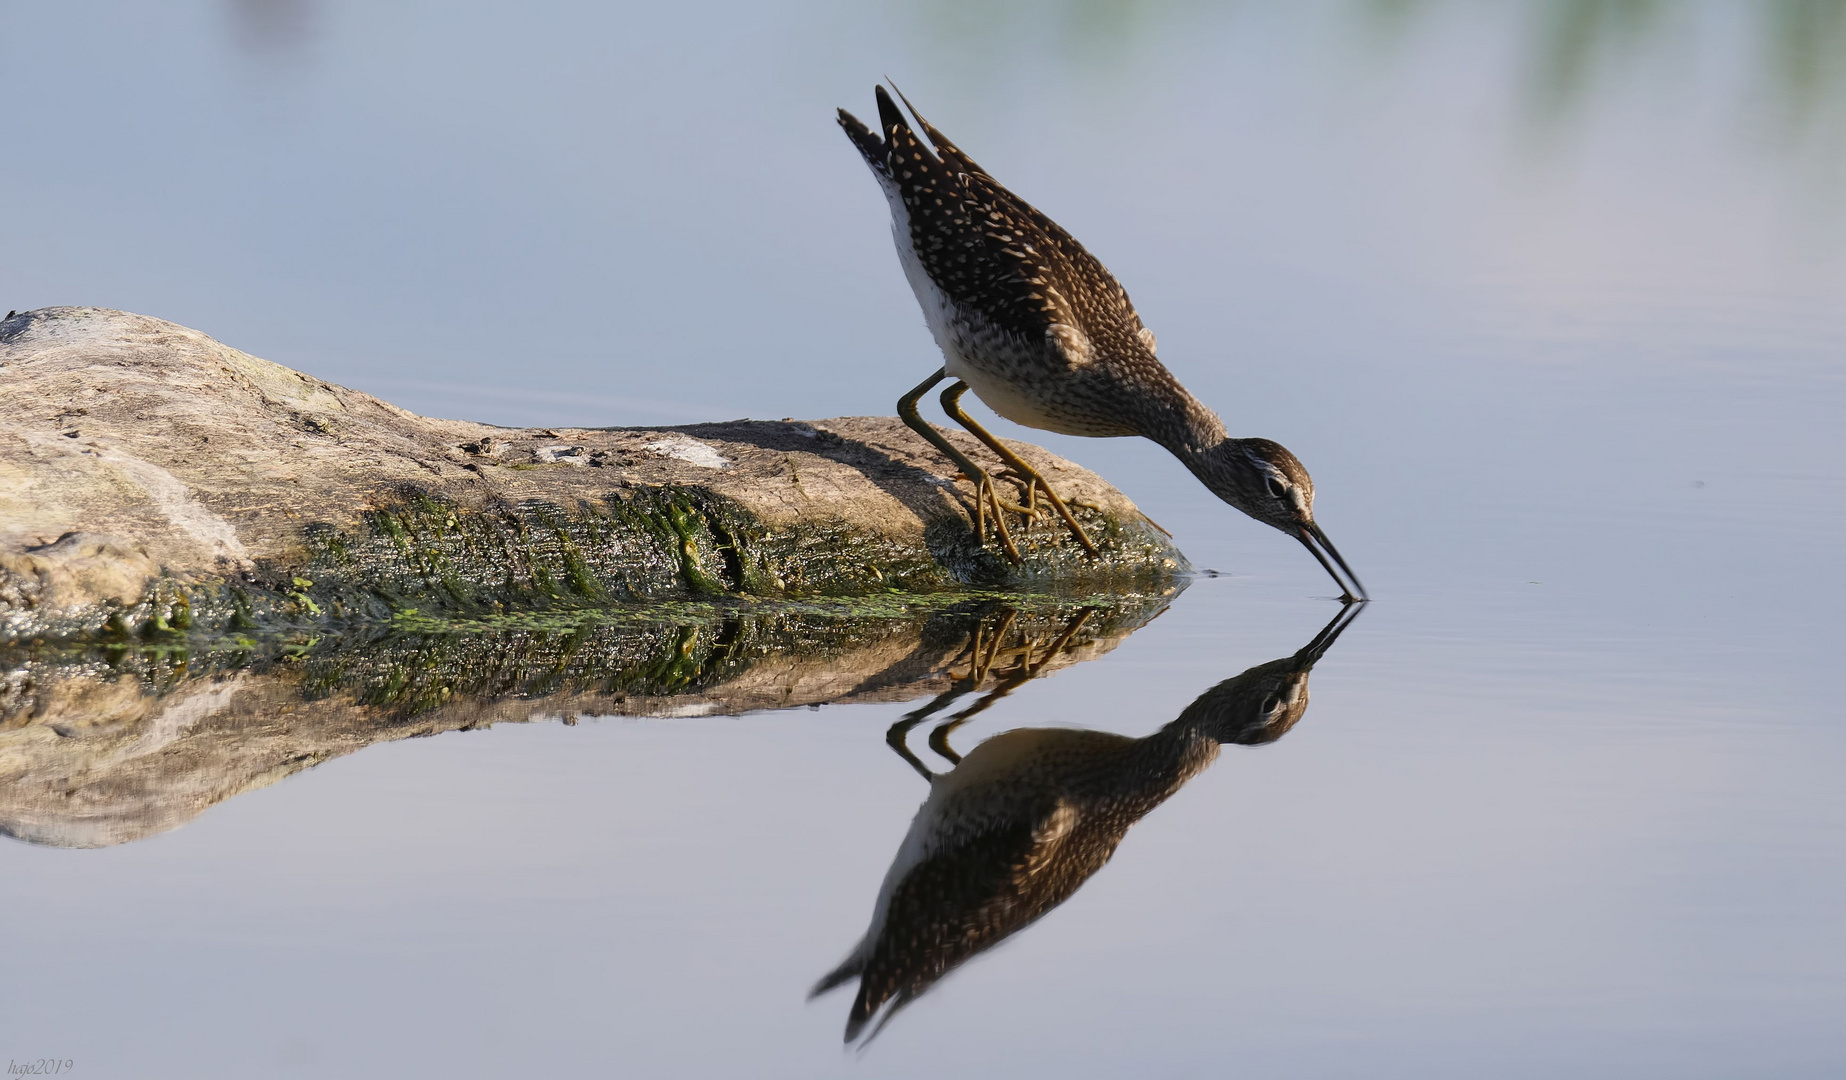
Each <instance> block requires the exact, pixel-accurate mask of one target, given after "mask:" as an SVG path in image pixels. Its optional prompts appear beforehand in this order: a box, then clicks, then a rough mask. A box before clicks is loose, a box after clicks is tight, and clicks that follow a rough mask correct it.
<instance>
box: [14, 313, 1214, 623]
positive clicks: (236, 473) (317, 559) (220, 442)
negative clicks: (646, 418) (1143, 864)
mask: <svg viewBox="0 0 1846 1080" xmlns="http://www.w3.org/2000/svg"><path fill="white" fill-rule="evenodd" d="M619 378H620V374H619V368H615V369H612V372H611V379H612V380H619ZM949 434H950V438H952V439H954V440H955V441H956V442H957V444H958V445H962V446H964V447H966V448H967V450H968V452H969V453H970V455H972V456H974V457H975V459H976V460H984V459H985V457H986V455H987V452H986V451H985V450H984V449H983V448H981V447H979V446H978V444H976V443H975V442H974V441H973V440H972V439H970V438H967V437H966V436H965V435H963V434H962V433H960V432H952V433H949ZM1012 445H1013V446H1014V448H1015V449H1017V450H1018V451H1019V453H1020V454H1022V455H1023V456H1025V457H1026V458H1027V459H1028V460H1030V461H1031V462H1032V463H1033V464H1034V465H1035V466H1037V467H1038V468H1039V469H1040V470H1041V471H1042V472H1043V473H1044V474H1045V475H1046V476H1047V477H1048V478H1049V479H1051V480H1052V482H1053V483H1055V484H1056V485H1057V486H1058V487H1059V488H1060V489H1061V491H1062V492H1063V493H1064V494H1065V496H1066V498H1067V499H1068V500H1069V501H1070V502H1071V504H1072V506H1073V508H1074V510H1075V512H1076V514H1077V515H1078V517H1079V519H1080V520H1082V521H1083V522H1084V523H1085V525H1086V527H1087V528H1088V529H1089V530H1090V533H1091V535H1092V536H1093V537H1095V538H1096V539H1097V540H1098V542H1099V544H1100V546H1101V547H1102V555H1101V557H1100V558H1094V559H1092V558H1090V557H1088V556H1086V555H1084V554H1083V553H1082V552H1081V551H1080V550H1078V549H1077V547H1076V545H1075V544H1074V543H1073V542H1072V541H1070V540H1069V539H1068V537H1067V536H1066V533H1065V531H1064V529H1063V527H1062V526H1061V525H1060V524H1059V523H1058V522H1057V521H1056V520H1055V519H1054V518H1050V517H1049V515H1047V520H1045V521H1043V522H1040V523H1038V524H1035V525H1034V526H1033V527H1032V528H1030V529H1020V530H1018V532H1019V533H1020V535H1019V537H1018V539H1019V541H1020V546H1021V548H1022V550H1023V552H1024V554H1025V562H1024V565H1023V566H1017V567H1016V566H1013V565H1011V564H1009V563H1008V562H1006V561H1005V560H1004V559H1002V558H1000V557H999V556H998V555H997V553H996V551H995V550H994V549H993V547H992V545H991V544H989V545H983V544H981V543H980V542H979V541H978V540H977V539H976V538H975V537H974V536H973V534H972V530H971V527H970V509H971V505H972V504H971V501H970V491H969V485H968V484H967V483H965V482H959V483H958V482H957V481H955V480H952V479H950V478H949V477H945V476H944V475H943V471H942V470H943V465H944V463H943V462H942V461H941V460H940V459H939V456H938V455H937V454H936V453H935V452H934V451H933V450H932V449H931V448H930V447H929V446H928V445H927V444H926V443H925V442H924V441H923V440H922V439H920V438H918V437H917V436H916V435H915V434H914V433H913V432H911V431H910V430H909V429H907V428H905V427H904V426H903V425H902V424H901V423H900V422H898V421H897V420H895V419H887V418H882V417H850V418H845V419H836V420H819V421H810V422H798V421H792V420H782V421H758V420H736V421H730V422H727V423H714V424H698V425H692V426H689V427H679V428H668V429H638V428H598V429H581V428H529V429H511V428H500V427H493V426H489V425H486V424H477V423H469V422H465V421H458V420H433V419H429V418H427V417H422V416H417V415H415V414H413V413H410V412H406V411H405V410H403V409H400V408H397V407H395V406H393V405H390V404H388V403H386V402H384V401H380V400H379V399H377V398H374V397H371V396H369V395H367V394H363V393H359V392H358V391H355V390H349V389H346V388H344V387H340V386H334V385H332V384H330V383H326V382H322V381H321V380H319V379H316V378H314V377H312V376H310V375H306V374H303V373H301V372H298V371H293V370H290V369H289V368H285V367H282V366H281V365H279V364H273V363H270V362H268V361H266V360H259V359H257V358H256V357H253V356H249V355H247V354H245V353H242V352H239V351H237V350H236V349H232V348H229V347H228V346H225V345H221V344H219V343H218V342H216V341H214V340H212V339H211V338H209V337H207V336H205V335H204V334H201V333H199V332H197V331H195V330H189V329H186V328H185V327H181V326H176V325H174V324H172V323H168V322H163V321H161V320H159V319H153V318H148V317H146V316H141V315H131V314H127V313H124V312H119V311H109V310H105V309H100V308H76V307H57V308H45V309H42V310H39V311H31V312H26V313H23V314H19V315H15V316H13V317H11V318H8V319H6V320H5V321H3V322H0V643H6V642H13V643H30V642H33V641H40V642H47V641H50V642H56V641H63V642H108V641H118V642H120V641H149V640H159V639H164V638H166V637H170V636H175V635H177V636H181V637H187V638H191V639H198V638H213V639H215V638H225V637H239V636H242V637H250V638H252V639H256V638H263V637H265V636H275V635H284V636H286V635H290V634H293V635H297V636H299V635H302V634H324V633H330V632H331V633H338V632H345V631H346V630H348V629H350V628H353V627H367V626H375V625H378V624H382V623H391V622H393V621H397V622H402V621H403V620H406V619H410V620H421V624H420V625H423V626H424V627H425V628H427V625H428V624H429V623H431V622H442V621H446V620H464V621H466V620H473V619H481V618H488V619H492V618H507V617H510V616H513V615H517V614H520V613H532V612H554V613H555V612H559V611H569V610H588V609H596V608H607V607H609V606H611V605H625V604H633V603H637V602H659V601H667V600H672V601H688V600H699V601H705V602H720V603H723V602H733V603H754V602H773V601H788V600H812V599H814V598H829V597H831V598H848V597H878V596H891V595H894V594H896V595H910V594H925V593H940V592H944V591H953V590H957V589H966V588H971V587H977V588H981V587H984V588H1005V589H1020V588H1024V589H1028V590H1034V589H1037V590H1044V589H1058V590H1073V589H1074V590H1080V591H1081V590H1090V591H1122V590H1129V591H1150V590H1151V591H1154V592H1158V591H1160V590H1161V589H1164V588H1165V587H1167V584H1168V583H1169V582H1170V581H1172V580H1173V579H1175V577H1176V576H1177V575H1179V574H1182V573H1184V571H1185V569H1186V564H1185V561H1184V558H1183V557H1182V556H1181V555H1180V554H1179V552H1178V551H1177V550H1175V549H1174V547H1173V546H1172V544H1171V542H1170V541H1169V540H1168V538H1167V537H1166V536H1165V535H1164V534H1163V533H1161V532H1160V531H1159V530H1158V528H1157V527H1155V526H1153V525H1152V523H1150V522H1149V521H1147V519H1146V518H1145V517H1143V516H1142V515H1141V514H1140V513H1139V512H1138V511H1137V510H1136V509H1135V507H1134V505H1133V504H1132V503H1131V502H1129V501H1128V499H1127V498H1125V497H1124V496H1123V495H1122V494H1121V493H1120V492H1118V491H1117V490H1115V488H1113V487H1112V486H1110V485H1109V484H1108V483H1107V482H1105V481H1103V480H1102V479H1101V478H1099V477H1097V476H1096V475H1095V474H1093V473H1090V472H1088V471H1087V470H1084V469H1082V468H1079V467H1078V466H1076V465H1073V464H1071V463H1070V462H1068V461H1064V460H1063V459H1061V458H1058V457H1056V456H1055V455H1053V454H1050V453H1048V452H1046V451H1044V450H1042V449H1040V448H1038V447H1034V446H1031V445H1028V444H1024V443H1014V444H1012Z"/></svg>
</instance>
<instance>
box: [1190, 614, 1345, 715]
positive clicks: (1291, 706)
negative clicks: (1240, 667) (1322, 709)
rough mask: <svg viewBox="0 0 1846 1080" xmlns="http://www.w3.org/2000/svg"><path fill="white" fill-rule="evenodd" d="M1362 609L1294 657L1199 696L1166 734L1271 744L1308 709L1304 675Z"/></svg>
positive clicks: (1329, 626)
mask: <svg viewBox="0 0 1846 1080" xmlns="http://www.w3.org/2000/svg"><path fill="white" fill-rule="evenodd" d="M1364 606H1365V605H1364V604H1353V605H1350V606H1348V607H1345V608H1343V609H1341V611H1340V613H1339V614H1338V615H1336V616H1334V618H1333V621H1332V622H1330V623H1328V624H1327V625H1326V626H1325V627H1324V628H1322V629H1321V632H1320V633H1318V634H1316V635H1314V640H1312V641H1310V642H1308V643H1307V644H1306V645H1305V646H1303V647H1302V649H1301V651H1300V652H1297V653H1296V654H1295V655H1293V656H1286V657H1283V658H1282V659H1280V660H1271V661H1270V662H1269V663H1267V664H1258V665H1257V666H1256V667H1253V668H1251V669H1250V670H1248V671H1246V672H1244V673H1243V674H1241V675H1237V676H1234V677H1232V678H1229V679H1226V680H1224V681H1223V682H1221V683H1219V684H1218V685H1216V686H1214V687H1212V688H1211V689H1210V690H1207V691H1205V692H1204V693H1203V694H1200V695H1199V696H1198V698H1197V699H1196V700H1195V701H1193V703H1192V704H1190V705H1188V706H1186V711H1185V712H1182V713H1180V714H1179V719H1177V720H1175V721H1173V722H1172V723H1171V724H1168V725H1167V727H1166V730H1169V731H1171V730H1178V729H1191V730H1194V731H1198V732H1200V733H1201V734H1205V735H1209V736H1210V737H1211V738H1213V739H1216V740H1217V741H1219V742H1221V743H1237V744H1239V745H1241V746H1260V745H1261V744H1263V743H1272V742H1275V741H1276V740H1277V739H1279V738H1281V737H1282V736H1284V735H1286V734H1288V729H1289V728H1292V727H1294V726H1295V722H1296V721H1297V720H1300V719H1301V716H1302V714H1303V713H1305V712H1307V710H1308V673H1309V672H1311V671H1313V670H1314V664H1315V662H1316V661H1318V660H1319V659H1320V658H1321V656H1322V654H1324V653H1325V652H1326V651H1327V649H1328V648H1329V647H1330V646H1331V645H1332V644H1333V642H1334V640H1335V639H1337V638H1338V637H1339V636H1340V634H1341V632H1342V631H1344V630H1345V629H1346V627H1348V626H1350V625H1351V624H1352V621H1353V619H1355V618H1357V617H1358V614H1359V611H1360V609H1362V608H1363V607H1364Z"/></svg>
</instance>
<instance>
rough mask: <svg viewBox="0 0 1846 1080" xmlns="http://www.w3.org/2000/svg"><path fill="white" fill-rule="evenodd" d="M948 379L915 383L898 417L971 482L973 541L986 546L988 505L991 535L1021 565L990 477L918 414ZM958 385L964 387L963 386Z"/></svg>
mask: <svg viewBox="0 0 1846 1080" xmlns="http://www.w3.org/2000/svg"><path fill="white" fill-rule="evenodd" d="M948 377H949V373H948V371H947V370H946V369H944V368H937V369H936V373H935V374H934V375H931V376H930V377H929V378H927V379H924V380H923V381H922V382H920V383H918V384H917V386H916V389H914V390H912V391H910V393H908V394H905V395H904V396H903V397H901V398H898V399H897V415H899V416H901V417H903V418H904V423H906V424H909V425H910V428H911V430H912V431H915V432H916V433H917V434H918V435H921V436H923V437H924V438H925V439H928V440H929V442H930V445H932V446H934V447H935V448H936V449H938V450H940V451H942V452H943V454H944V455H946V456H947V457H948V459H949V460H950V461H953V462H954V463H955V465H956V467H957V468H959V469H961V471H962V475H964V476H966V477H967V478H968V479H969V480H972V481H973V482H974V535H975V536H976V538H978V539H979V540H980V541H981V542H982V543H986V542H987V522H986V518H987V508H988V506H989V504H991V505H992V506H993V511H994V532H996V533H997V534H999V537H1000V546H1001V547H1002V548H1004V549H1005V550H1006V557H1007V558H1008V559H1011V560H1012V561H1013V562H1014V563H1015V564H1017V563H1021V562H1024V561H1025V560H1024V559H1021V558H1020V557H1019V548H1018V547H1016V546H1014V544H1013V536H1012V534H1011V533H1009V532H1007V529H1006V518H1005V516H1004V515H1003V513H1002V511H1003V509H1004V508H1005V506H1006V504H1004V503H1002V502H1001V501H1000V493H999V491H997V490H996V489H995V488H994V482H993V477H991V476H988V475H987V470H985V469H983V468H981V467H980V466H979V465H976V464H975V463H974V462H973V461H972V460H971V459H970V458H969V457H968V455H966V454H964V453H962V452H961V451H960V450H957V449H955V444H954V443H952V442H950V441H949V440H947V439H945V438H943V437H942V434H941V433H940V432H938V431H937V430H936V429H935V428H933V427H930V426H929V424H928V423H927V422H926V421H924V419H923V415H922V414H921V413H919V412H917V399H918V398H921V397H922V396H923V394H924V393H925V392H926V391H928V390H929V388H930V387H932V386H934V385H936V384H937V383H939V382H941V381H942V380H944V379H946V378H948ZM958 385H962V386H963V387H965V386H966V384H965V383H963V384H958ZM1092 550H1093V549H1092Z"/></svg>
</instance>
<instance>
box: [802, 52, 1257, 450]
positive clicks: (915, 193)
mask: <svg viewBox="0 0 1846 1080" xmlns="http://www.w3.org/2000/svg"><path fill="white" fill-rule="evenodd" d="M877 97H878V113H879V122H880V126H881V129H882V132H883V137H882V138H880V137H879V135H877V134H874V133H873V132H871V131H870V130H868V129H867V128H866V126H865V125H864V124H862V123H860V122H859V120H857V119H856V118H855V117H853V115H852V114H851V113H849V112H847V111H846V110H844V109H842V110H840V114H839V119H840V126H841V127H842V128H843V129H845V131H846V133H847V135H848V136H849V137H850V138H851V139H852V141H853V144H854V145H855V146H856V147H857V148H858V149H859V152H860V154H861V155H863V156H864V158H865V160H866V163H867V164H868V165H870V166H871V167H872V170H873V171H874V172H875V173H877V174H878V175H879V177H880V178H881V180H882V181H884V182H885V184H886V188H887V193H889V194H891V195H892V197H893V199H894V201H901V204H902V208H903V213H902V215H900V217H899V223H898V224H899V227H900V228H903V229H907V232H908V236H907V238H906V239H907V240H908V242H909V248H910V251H911V252H912V253H913V254H914V257H915V258H916V260H917V261H918V263H920V264H921V268H922V269H923V271H924V272H925V273H927V274H928V276H929V279H930V281H931V282H932V283H933V284H934V286H935V288H937V289H939V290H940V291H941V294H942V296H943V298H944V300H946V302H947V303H948V304H949V305H951V306H952V307H953V309H954V317H955V322H956V324H957V325H956V327H955V328H954V329H953V330H952V331H951V333H952V334H953V335H954V336H956V338H957V340H956V341H955V342H954V343H953V344H951V343H950V342H944V343H943V345H944V351H945V353H950V354H951V364H950V374H952V375H962V377H964V378H968V381H969V382H970V383H971V384H972V385H973V386H974V389H975V392H976V393H977V394H978V395H980V396H981V397H982V399H983V400H986V401H987V403H988V404H989V405H991V406H994V407H995V408H996V409H998V410H1000V411H1001V412H1002V413H1003V414H1008V412H1007V409H1006V408H1005V406H1004V403H1003V402H1002V401H999V400H995V396H996V395H995V394H994V391H995V390H1000V391H1001V396H1012V395H1017V396H1021V397H1026V398H1029V399H1031V401H1032V404H1033V406H1034V408H1032V409H1031V410H1025V411H1030V412H1036V413H1038V414H1040V416H1039V417H1031V416H1019V415H1015V416H1012V418H1013V419H1015V420H1019V421H1020V422H1022V423H1027V424H1031V425H1032V426H1035V427H1049V428H1051V429H1053V430H1062V431H1070V432H1071V433H1073V434H1089V435H1131V434H1132V435H1147V436H1149V437H1153V438H1155V439H1157V440H1159V441H1162V442H1169V441H1170V440H1171V439H1174V438H1178V437H1179V436H1180V435H1182V434H1184V433H1183V432H1181V431H1180V430H1178V429H1179V427H1182V426H1184V425H1185V424H1187V423H1189V422H1192V421H1194V420H1198V419H1201V417H1209V419H1208V420H1206V421H1205V427H1206V428H1207V429H1215V430H1209V431H1208V434H1210V435H1212V436H1214V437H1216V438H1222V427H1221V426H1218V425H1217V424H1216V417H1215V416H1212V415H1211V414H1210V413H1209V410H1203V409H1202V407H1196V402H1193V401H1192V400H1191V396H1190V395H1189V394H1187V393H1186V392H1185V390H1184V389H1183V388H1181V387H1180V386H1179V383H1178V382H1177V381H1176V380H1175V379H1174V378H1173V377H1172V375H1171V374H1170V373H1169V372H1168V371H1167V370H1166V368H1165V367H1164V366H1163V365H1162V364H1161V363H1160V361H1159V360H1157V359H1156V358H1155V356H1154V335H1153V334H1152V333H1151V332H1150V331H1149V330H1148V329H1147V328H1146V326H1144V325H1143V324H1142V322H1141V317H1140V315H1139V314H1138V313H1137V312H1136V311H1135V308H1134V304H1133V302H1131V301H1130V300H1129V298H1128V293H1127V292H1126V291H1125V290H1124V289H1123V288H1122V286H1121V284H1120V283H1119V282H1117V281H1116V280H1115V278H1114V276H1113V275H1111V274H1110V273H1109V271H1108V270H1107V269H1105V268H1104V267H1103V265H1102V263H1101V262H1099V261H1097V259H1096V257H1095V256H1094V255H1091V254H1090V253H1089V251H1088V250H1086V249H1085V248H1084V246H1083V245H1082V244H1080V243H1078V242H1077V241H1076V239H1075V238H1073V237H1072V236H1071V235H1070V234H1069V233H1068V232H1066V231H1064V229H1062V228H1060V227H1059V226H1058V224H1057V223H1056V222H1054V221H1052V220H1051V219H1050V218H1049V217H1047V216H1045V215H1044V214H1043V213H1041V212H1039V211H1038V210H1037V209H1036V208H1034V207H1033V206H1032V205H1031V204H1029V203H1027V202H1026V201H1025V200H1024V199H1021V198H1020V197H1019V196H1017V195H1015V194H1013V193H1012V192H1011V191H1009V190H1007V189H1006V188H1005V187H1004V186H1002V185H1001V184H1000V182H999V181H997V180H995V179H994V178H993V176H992V175H990V174H989V173H988V172H987V171H986V170H985V169H983V168H981V166H980V165H978V164H976V163H975V161H974V160H973V159H972V158H970V157H969V156H968V155H967V154H966V153H964V152H962V150H961V149H960V148H959V147H957V146H956V145H955V144H954V143H953V142H951V141H950V140H949V139H948V138H947V137H946V136H944V135H943V134H942V132H940V131H938V130H937V129H936V128H935V127H934V126H933V125H931V124H930V123H929V122H928V121H927V120H925V119H923V117H922V116H921V114H918V113H917V112H916V110H915V109H914V108H912V109H911V113H912V115H913V116H915V117H916V120H917V124H918V125H919V126H920V127H922V129H923V131H924V134H925V135H926V136H927V137H928V139H929V145H925V144H924V142H923V141H922V140H921V139H919V138H918V137H917V134H916V132H915V131H914V130H913V129H912V127H911V125H910V123H909V121H908V120H906V119H905V117H904V114H903V112H901V111H900V110H899V109H898V106H897V104H896V103H895V102H894V101H892V99H891V97H890V95H889V94H887V93H886V92H885V90H884V88H883V87H879V88H878V90H877ZM905 104H906V105H908V104H909V102H908V101H906V102H905ZM900 246H901V241H900ZM919 300H922V301H923V302H924V304H925V309H926V312H927V310H928V307H929V302H928V300H926V299H925V298H924V297H922V296H921V295H920V296H919ZM940 336H941V335H940V334H939V337H940ZM996 339H997V340H996ZM956 354H960V355H961V356H964V357H965V358H966V360H967V361H968V364H969V366H970V367H972V368H974V369H975V372H976V374H974V375H965V374H962V373H961V372H958V371H957V370H956V368H955V365H954V358H955V355H956ZM980 374H987V375H989V376H990V379H989V380H987V381H985V382H984V381H983V380H982V379H981V378H979V377H978V376H979V375H980ZM996 381H997V382H999V383H1003V384H1004V386H996V385H995V382H996ZM1125 390H1127V391H1134V392H1126V393H1125V392H1124V391H1125ZM1192 413H1199V414H1201V416H1193V415H1190V414H1192ZM1008 415H1010V414H1008ZM1041 418H1042V422H1041ZM1194 441H1196V440H1194Z"/></svg>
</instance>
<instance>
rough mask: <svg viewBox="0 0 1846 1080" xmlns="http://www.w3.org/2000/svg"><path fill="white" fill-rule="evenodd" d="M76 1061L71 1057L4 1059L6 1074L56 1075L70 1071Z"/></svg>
mask: <svg viewBox="0 0 1846 1080" xmlns="http://www.w3.org/2000/svg"><path fill="white" fill-rule="evenodd" d="M76 1065H77V1062H76V1061H75V1060H74V1059H72V1058H36V1059H34V1060H31V1061H14V1060H13V1059H12V1058H7V1059H6V1074H7V1075H8V1076H56V1075H58V1074H59V1073H67V1072H70V1071H71V1070H72V1069H73V1068H75V1067H76Z"/></svg>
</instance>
